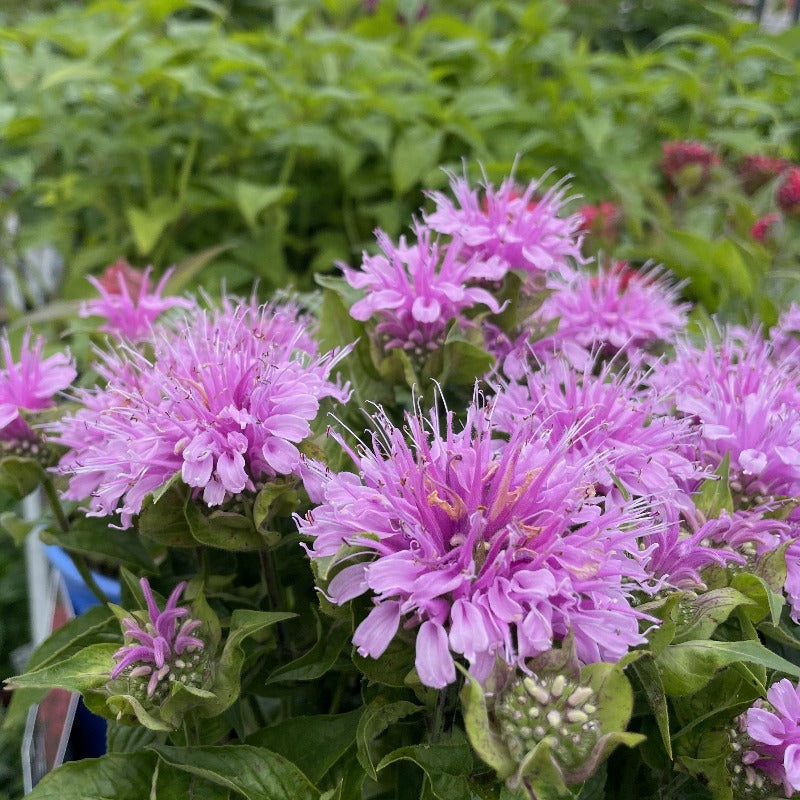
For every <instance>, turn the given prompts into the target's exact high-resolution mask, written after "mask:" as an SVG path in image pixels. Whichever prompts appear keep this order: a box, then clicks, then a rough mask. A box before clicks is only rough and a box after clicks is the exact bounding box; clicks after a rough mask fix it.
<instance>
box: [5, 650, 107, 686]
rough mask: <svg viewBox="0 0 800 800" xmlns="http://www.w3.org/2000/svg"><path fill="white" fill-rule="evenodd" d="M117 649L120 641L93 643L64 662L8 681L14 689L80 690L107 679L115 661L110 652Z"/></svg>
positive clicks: (16, 676)
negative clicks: (116, 642)
mask: <svg viewBox="0 0 800 800" xmlns="http://www.w3.org/2000/svg"><path fill="white" fill-rule="evenodd" d="M118 649H119V644H93V645H90V646H89V647H85V648H83V649H82V650H79V651H78V652H76V653H73V654H72V655H71V656H69V657H68V658H66V659H64V660H63V661H54V662H52V663H50V664H48V665H46V666H44V667H40V668H39V669H35V670H33V671H31V672H25V673H23V674H22V675H15V676H14V677H13V678H9V679H8V680H7V683H8V685H9V686H10V687H11V688H15V689H16V688H32V689H67V690H68V691H70V692H81V693H83V692H86V691H87V690H88V689H94V688H96V687H98V686H102V685H103V684H104V683H106V682H107V681H108V679H109V675H110V673H111V667H112V666H113V664H114V660H113V655H114V653H115V652H116V651H117V650H118Z"/></svg>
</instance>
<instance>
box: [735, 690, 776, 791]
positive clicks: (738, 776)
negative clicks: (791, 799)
mask: <svg viewBox="0 0 800 800" xmlns="http://www.w3.org/2000/svg"><path fill="white" fill-rule="evenodd" d="M764 705H765V706H767V704H766V703H765V704H764ZM728 739H729V740H730V743H731V752H730V755H729V756H728V759H727V762H726V766H727V768H728V774H729V775H730V776H731V789H732V790H733V796H734V797H735V798H740V799H741V800H767V798H771V797H783V787H782V786H781V785H780V784H777V783H775V781H773V780H772V778H770V777H769V775H767V774H766V773H764V772H762V771H761V770H759V769H756V768H755V767H753V766H751V765H749V764H745V763H744V761H743V760H742V756H744V755H745V753H747V752H748V751H750V750H751V748H752V746H753V740H752V739H751V738H750V736H749V735H748V734H747V730H746V729H745V725H744V722H743V721H742V724H741V725H739V727H733V728H731V729H730V730H729V731H728Z"/></svg>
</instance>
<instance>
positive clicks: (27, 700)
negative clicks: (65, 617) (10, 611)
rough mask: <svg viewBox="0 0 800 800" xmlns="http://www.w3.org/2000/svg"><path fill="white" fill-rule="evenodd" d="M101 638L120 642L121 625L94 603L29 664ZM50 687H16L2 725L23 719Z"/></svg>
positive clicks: (39, 663)
mask: <svg viewBox="0 0 800 800" xmlns="http://www.w3.org/2000/svg"><path fill="white" fill-rule="evenodd" d="M101 641H109V642H116V646H117V647H118V646H119V644H120V633H119V624H118V623H117V620H116V619H115V617H114V615H113V614H112V613H111V611H109V609H108V608H107V607H106V606H93V607H92V608H90V609H89V610H88V611H86V613H84V614H81V615H80V616H79V617H75V618H74V619H71V620H69V622H67V623H65V624H64V625H62V626H61V627H60V628H58V629H57V630H56V631H54V632H53V633H52V634H50V636H49V637H48V638H47V639H45V640H44V641H43V642H42V643H41V644H40V645H39V647H37V648H36V650H34V652H33V655H31V657H30V659H29V660H28V664H27V665H26V669H27V670H29V671H33V670H36V669H39V668H42V667H45V666H48V665H50V664H54V663H56V662H57V661H59V660H61V661H63V660H65V659H66V658H68V657H69V656H71V655H73V654H74V653H76V652H78V651H80V650H82V649H84V648H86V647H88V646H89V645H92V644H97V643H98V642H101ZM47 691H48V689H17V690H16V691H15V692H14V693H13V694H12V695H11V705H10V706H9V709H8V711H7V712H6V714H5V716H4V717H3V727H4V728H11V727H14V726H16V725H18V724H20V722H22V721H24V719H25V715H26V714H27V711H28V708H29V707H30V706H31V705H32V704H33V703H38V702H39V700H41V698H42V697H44V696H45V694H47Z"/></svg>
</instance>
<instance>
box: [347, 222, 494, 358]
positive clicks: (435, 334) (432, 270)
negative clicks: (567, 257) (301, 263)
mask: <svg viewBox="0 0 800 800" xmlns="http://www.w3.org/2000/svg"><path fill="white" fill-rule="evenodd" d="M415 232H416V234H417V243H416V244H408V243H407V242H406V240H405V238H403V237H401V238H400V242H399V244H397V245H395V244H394V243H393V242H392V240H391V239H390V238H389V237H388V236H387V235H386V234H385V233H384V232H383V231H380V230H379V231H377V232H376V237H377V239H378V244H379V245H380V248H381V251H382V252H381V253H379V254H378V255H374V256H369V255H367V254H366V253H365V254H364V260H363V262H362V264H361V269H360V270H354V269H351V268H350V267H348V266H347V265H345V264H340V265H339V266H340V267H341V269H342V271H343V272H344V276H345V279H346V280H347V282H348V283H349V284H350V285H351V286H352V287H353V288H355V289H363V290H365V292H366V294H365V296H364V297H363V299H361V300H359V301H357V302H356V303H355V304H354V305H353V306H352V308H351V309H350V314H351V315H352V316H353V318H354V319H358V320H368V319H370V318H371V317H373V316H374V317H376V318H377V320H378V321H377V324H376V326H375V333H376V335H377V336H378V338H379V341H380V343H381V344H382V346H383V348H384V349H385V350H391V349H393V348H396V347H401V348H403V349H405V350H409V351H412V352H413V353H414V354H415V355H417V356H418V357H419V356H422V355H424V354H425V353H427V352H428V351H430V350H433V349H437V348H438V347H440V346H441V345H442V343H443V336H444V333H445V331H446V329H447V326H448V325H449V324H450V323H451V322H452V321H453V320H457V321H458V322H459V323H460V324H462V325H464V324H468V322H467V318H466V316H465V312H467V311H468V310H470V309H472V308H473V307H474V306H477V305H483V306H485V307H486V308H488V309H489V310H490V311H492V312H493V313H495V314H496V313H498V312H499V311H500V306H499V304H498V302H497V300H496V299H495V297H494V296H493V295H492V294H490V293H489V292H488V291H486V289H485V288H482V287H481V286H480V284H482V283H486V282H491V281H494V280H498V279H501V278H502V277H503V276H504V275H505V267H504V265H503V264H502V263H501V262H500V261H499V260H498V259H496V258H495V259H486V260H482V259H480V258H478V257H477V256H476V255H472V256H466V253H465V250H466V248H465V247H464V246H463V243H462V242H461V240H460V239H458V238H455V239H453V240H452V241H450V242H449V243H447V244H445V243H444V242H440V241H438V240H437V239H436V237H435V235H433V234H432V232H431V231H430V230H429V229H428V228H426V227H425V226H423V225H419V224H417V225H416V228H415ZM465 256H466V257H465ZM417 351H418V352H417Z"/></svg>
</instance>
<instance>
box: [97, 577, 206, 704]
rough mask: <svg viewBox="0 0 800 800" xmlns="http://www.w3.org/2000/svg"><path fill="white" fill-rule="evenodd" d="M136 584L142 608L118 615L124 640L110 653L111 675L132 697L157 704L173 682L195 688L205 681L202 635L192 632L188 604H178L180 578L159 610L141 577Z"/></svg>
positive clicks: (195, 624) (195, 626)
mask: <svg viewBox="0 0 800 800" xmlns="http://www.w3.org/2000/svg"><path fill="white" fill-rule="evenodd" d="M139 585H140V586H141V587H142V592H143V594H144V598H145V602H146V603H147V612H146V613H145V612H144V611H140V612H134V613H133V614H131V615H130V616H128V617H124V618H123V619H122V625H123V633H124V636H125V644H124V645H123V646H122V647H120V649H119V650H117V652H116V653H114V660H115V661H116V664H115V665H114V668H113V669H112V670H111V679H112V680H115V679H117V678H120V677H123V678H126V679H127V680H128V682H129V683H130V685H131V693H132V694H133V695H134V696H135V697H137V699H139V700H140V701H145V702H147V701H151V702H152V703H154V704H159V703H161V702H163V701H164V700H166V698H167V697H168V695H169V691H170V689H169V687H170V684H171V683H172V682H174V681H178V682H179V683H182V684H184V685H188V686H194V687H198V688H199V687H201V686H202V684H203V683H205V682H206V671H207V669H208V663H207V662H208V657H207V656H208V654H207V653H204V652H203V649H204V647H205V644H204V642H203V640H202V639H201V638H199V637H198V636H196V635H195V634H196V633H198V628H200V626H201V624H202V623H201V622H200V620H197V619H192V618H191V617H190V616H189V609H188V608H185V607H184V606H179V605H178V599H179V598H180V596H181V594H182V593H183V590H184V589H185V588H186V583H185V582H183V583H179V584H178V585H177V586H176V587H175V588H174V589H173V591H172V594H171V595H170V596H169V599H168V600H167V604H166V606H165V607H164V610H163V611H162V610H161V609H160V608H159V607H158V605H157V604H156V601H155V598H154V597H153V590H152V589H151V588H150V583H149V582H148V580H147V578H142V579H141V580H140V581H139Z"/></svg>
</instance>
